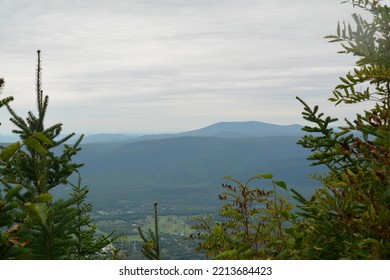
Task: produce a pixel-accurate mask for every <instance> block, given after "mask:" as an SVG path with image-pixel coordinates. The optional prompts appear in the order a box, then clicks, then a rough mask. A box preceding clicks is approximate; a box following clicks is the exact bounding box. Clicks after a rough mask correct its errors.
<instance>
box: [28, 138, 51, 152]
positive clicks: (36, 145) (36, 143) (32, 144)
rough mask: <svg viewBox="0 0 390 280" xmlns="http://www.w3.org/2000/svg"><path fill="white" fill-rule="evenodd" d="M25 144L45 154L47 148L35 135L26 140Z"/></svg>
mask: <svg viewBox="0 0 390 280" xmlns="http://www.w3.org/2000/svg"><path fill="white" fill-rule="evenodd" d="M24 144H25V145H26V146H27V147H29V148H30V149H33V150H36V151H37V152H38V153H41V154H45V153H46V152H47V150H46V149H45V148H44V147H43V146H42V145H41V143H39V141H38V140H37V139H35V138H33V137H29V138H27V139H26V140H25V141H24Z"/></svg>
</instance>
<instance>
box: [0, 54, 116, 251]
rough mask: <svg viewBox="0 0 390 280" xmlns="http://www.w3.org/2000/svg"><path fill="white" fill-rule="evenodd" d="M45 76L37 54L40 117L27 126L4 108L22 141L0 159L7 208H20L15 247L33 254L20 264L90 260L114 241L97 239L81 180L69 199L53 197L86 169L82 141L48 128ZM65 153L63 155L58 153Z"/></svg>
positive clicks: (59, 127)
mask: <svg viewBox="0 0 390 280" xmlns="http://www.w3.org/2000/svg"><path fill="white" fill-rule="evenodd" d="M41 74H42V68H41V59H40V51H39V50H38V63H37V77H36V97H37V111H38V114H37V115H35V114H34V113H32V112H31V111H30V112H28V117H27V118H26V120H24V119H23V118H21V117H19V116H18V115H17V114H16V113H15V111H14V110H13V109H12V108H11V106H10V105H9V102H5V103H4V105H5V107H6V108H7V109H8V111H9V113H10V114H11V119H10V120H11V122H12V123H13V124H14V125H15V126H16V127H17V129H15V130H13V132H14V133H15V134H17V135H18V136H19V138H20V141H17V142H15V143H13V144H11V145H9V146H7V147H2V150H1V153H0V159H1V168H0V174H1V178H0V182H1V183H2V185H3V191H4V192H5V194H6V195H5V198H6V199H7V200H6V203H8V202H9V203H10V205H12V206H9V207H14V208H15V209H14V211H13V212H14V214H13V216H12V217H9V216H8V218H9V219H8V224H10V225H11V224H12V225H14V228H17V231H16V230H15V231H12V232H13V234H14V236H13V237H12V238H13V239H11V240H17V242H14V243H16V244H15V245H17V246H19V247H20V245H21V244H23V245H25V247H26V249H28V250H27V252H26V253H25V254H23V256H22V257H21V258H28V259H70V258H87V257H89V256H90V255H92V254H94V253H96V252H97V251H98V250H100V249H101V248H103V247H104V246H105V245H107V244H108V243H110V242H111V241H112V239H111V238H110V236H104V237H101V238H99V239H96V238H95V237H93V236H92V235H93V233H94V232H95V227H94V225H93V224H92V220H91V219H90V218H89V216H88V212H89V211H90V210H91V207H90V205H86V204H84V200H85V198H86V195H87V193H88V189H87V187H84V188H82V187H81V186H80V178H79V181H78V185H77V186H75V185H72V186H73V193H72V194H71V195H70V196H69V197H68V198H66V199H57V200H55V199H54V197H53V195H52V193H51V191H52V190H53V189H54V188H58V187H62V186H64V185H66V184H69V183H70V178H71V175H73V174H75V173H78V169H79V168H80V167H81V166H82V164H79V163H74V162H73V161H72V158H73V156H75V155H76V154H77V152H79V151H80V147H79V145H80V142H81V140H82V138H83V135H81V136H80V137H79V139H78V140H77V141H76V142H75V143H74V144H73V145H67V144H65V142H66V141H67V140H68V139H70V138H71V137H73V136H74V133H72V134H69V135H67V136H65V137H63V138H62V139H59V140H58V137H59V136H60V133H61V131H62V124H61V123H58V124H55V125H52V126H50V127H47V128H46V127H45V117H46V111H47V108H48V103H49V97H48V96H47V95H46V96H44V95H43V90H42V82H41ZM60 148H62V149H63V151H62V153H59V152H58V150H59V149H60ZM9 240H10V239H9V238H8V241H9ZM11 243H12V242H11ZM87 243H88V244H87ZM92 245H93V246H92ZM91 246H92V247H91ZM87 248H88V249H87Z"/></svg>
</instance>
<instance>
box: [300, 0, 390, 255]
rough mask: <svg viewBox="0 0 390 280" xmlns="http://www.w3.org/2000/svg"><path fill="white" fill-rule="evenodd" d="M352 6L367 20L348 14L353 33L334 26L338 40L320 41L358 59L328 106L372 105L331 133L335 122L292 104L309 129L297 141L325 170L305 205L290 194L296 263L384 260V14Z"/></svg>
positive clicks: (388, 170)
mask: <svg viewBox="0 0 390 280" xmlns="http://www.w3.org/2000/svg"><path fill="white" fill-rule="evenodd" d="M351 3H352V4H354V5H355V6H359V7H361V8H364V9H366V10H368V11H369V12H370V13H371V15H372V21H371V22H369V21H367V20H365V19H363V17H361V16H358V15H356V14H354V15H353V19H354V22H355V25H356V27H355V28H353V27H352V26H351V25H350V24H349V25H346V24H344V25H343V27H341V26H340V24H339V25H338V28H337V35H332V36H327V37H326V38H328V39H330V40H331V42H341V45H342V48H343V50H342V51H341V53H348V54H353V55H354V56H357V57H358V58H359V59H358V61H357V63H356V67H355V68H354V69H353V71H350V72H349V73H347V74H346V76H345V77H341V78H340V80H341V83H340V84H339V85H337V86H336V88H335V90H334V91H333V97H331V98H330V99H329V101H331V102H334V103H335V104H336V105H338V104H340V103H344V104H356V103H361V102H365V101H371V102H373V104H374V105H373V106H372V108H371V109H370V110H366V111H365V112H364V114H357V115H356V118H355V120H353V121H349V120H347V119H346V120H345V122H346V125H344V126H341V127H339V129H338V130H337V131H336V130H335V129H334V128H332V127H331V124H332V123H334V122H336V121H337V119H335V118H332V117H324V114H323V113H318V106H315V107H314V108H313V109H312V108H310V107H309V106H308V105H307V104H306V103H305V102H304V101H303V100H301V99H299V98H298V99H299V100H300V101H301V103H302V104H303V105H304V111H303V117H304V119H305V120H307V121H309V122H311V123H313V126H305V127H304V130H305V131H306V132H308V133H309V134H307V135H306V136H304V137H303V138H302V139H301V140H300V141H299V142H298V143H299V144H300V145H302V146H303V147H305V148H309V149H310V150H311V151H312V152H313V154H312V155H311V156H310V157H309V159H310V160H312V161H313V164H314V165H326V166H327V167H328V168H329V172H327V173H325V174H323V175H322V176H319V177H318V179H319V180H320V181H321V182H322V183H323V185H324V187H323V188H321V189H319V190H318V191H317V192H316V194H315V195H314V196H313V197H312V198H311V199H310V200H306V199H304V198H303V197H302V196H300V195H299V194H298V193H295V194H296V196H295V197H296V198H297V199H298V200H299V201H300V202H301V206H300V208H301V210H302V212H301V213H300V215H301V216H302V217H303V219H302V221H301V223H300V224H299V225H297V227H296V229H295V230H294V234H295V238H296V248H298V251H299V254H298V256H299V257H300V258H309V259H340V258H347V259H388V258H389V257H390V228H389V225H390V161H389V155H390V153H389V152H390V146H389V143H390V126H389V123H390V119H389V118H390V114H389V110H390V109H389V104H390V78H389V77H390V53H389V51H388V49H389V47H390V29H389V28H388V26H389V25H390V9H389V8H388V7H386V6H382V5H380V4H379V3H378V2H377V1H351Z"/></svg>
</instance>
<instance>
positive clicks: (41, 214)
mask: <svg viewBox="0 0 390 280" xmlns="http://www.w3.org/2000/svg"><path fill="white" fill-rule="evenodd" d="M25 205H26V207H27V209H28V210H29V214H30V215H31V216H34V217H37V218H38V219H39V220H40V221H41V222H42V223H45V222H46V220H47V215H48V209H47V205H46V203H44V202H39V203H31V202H27V203H26V204H25Z"/></svg>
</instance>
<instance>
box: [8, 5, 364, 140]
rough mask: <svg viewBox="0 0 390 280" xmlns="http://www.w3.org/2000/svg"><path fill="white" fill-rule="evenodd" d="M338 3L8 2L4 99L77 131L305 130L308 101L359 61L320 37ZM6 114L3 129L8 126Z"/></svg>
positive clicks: (318, 99)
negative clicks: (39, 88)
mask: <svg viewBox="0 0 390 280" xmlns="http://www.w3.org/2000/svg"><path fill="white" fill-rule="evenodd" d="M340 2H341V1H340V0H272V1H270V0H94V1H92V0H83V1H78V0H37V1H30V0H25V1H24V0H1V2H0V26H1V31H0V77H3V78H4V79H5V81H6V84H5V87H4V89H3V91H2V96H3V97H5V96H9V95H11V96H13V97H14V98H15V100H14V101H13V103H12V107H13V109H14V110H15V111H16V112H17V113H18V114H19V115H20V116H22V117H25V116H27V112H28V111H32V112H36V108H35V106H36V103H35V75H36V74H35V72H36V70H35V69H36V59H37V54H36V51H37V50H38V49H40V50H41V59H42V68H43V72H42V82H43V83H42V85H43V91H44V94H47V95H48V96H49V98H50V103H49V108H48V112H47V119H46V125H52V124H54V123H57V122H61V123H63V125H64V127H63V128H64V131H73V132H76V133H86V134H91V133H128V134H133V133H141V134H142V133H161V132H182V131H187V130H193V129H198V128H201V127H204V126H207V125H210V124H213V123H216V122H221V121H262V122H268V123H275V124H296V123H299V124H305V121H304V120H303V119H302V115H301V111H302V105H301V104H300V103H299V102H298V101H297V100H296V99H295V97H296V96H299V97H301V98H303V99H304V100H305V101H306V102H307V103H308V104H310V105H316V104H318V105H320V109H322V110H323V111H324V112H325V113H326V114H331V115H333V116H338V117H339V118H341V119H343V118H344V117H351V116H353V115H354V112H356V107H353V106H352V107H351V106H345V105H344V106H343V105H339V106H337V107H335V106H334V104H331V103H329V102H328V101H327V99H328V98H329V97H331V95H332V89H333V88H334V87H335V86H336V85H337V83H338V82H339V79H338V77H340V76H342V75H344V74H345V73H346V72H348V71H350V70H352V69H353V66H354V63H355V58H353V57H351V56H348V55H341V54H337V51H339V50H341V47H340V45H338V44H336V43H329V42H328V41H327V40H326V39H324V36H326V35H330V34H335V33H336V27H337V22H338V21H340V22H342V21H346V22H351V21H352V18H351V14H352V13H353V12H356V13H360V12H361V10H360V9H358V8H352V6H351V5H350V4H340ZM8 118H9V114H8V113H7V112H6V110H5V109H4V108H2V109H0V121H1V123H2V126H1V127H0V134H8V132H9V131H11V129H12V128H13V127H12V125H11V124H10V123H9V121H8Z"/></svg>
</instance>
